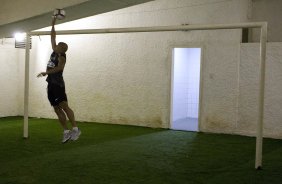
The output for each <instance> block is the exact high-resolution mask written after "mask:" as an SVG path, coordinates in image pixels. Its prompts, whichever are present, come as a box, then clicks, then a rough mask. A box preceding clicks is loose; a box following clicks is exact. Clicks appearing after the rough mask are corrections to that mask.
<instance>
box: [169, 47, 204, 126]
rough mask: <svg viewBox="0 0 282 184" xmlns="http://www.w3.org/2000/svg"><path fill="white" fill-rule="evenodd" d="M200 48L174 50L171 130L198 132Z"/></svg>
mask: <svg viewBox="0 0 282 184" xmlns="http://www.w3.org/2000/svg"><path fill="white" fill-rule="evenodd" d="M200 68H201V48H174V50H173V74H172V78H173V80H172V112H171V115H172V118H171V129H174V130H186V131H198V130H199V125H198V120H199V101H200V100H199V97H200V95H199V94H200Z"/></svg>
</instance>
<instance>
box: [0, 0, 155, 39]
mask: <svg viewBox="0 0 282 184" xmlns="http://www.w3.org/2000/svg"><path fill="white" fill-rule="evenodd" d="M149 1H152V0H48V1H46V0H20V1H19V0H1V6H0V38H3V37H12V36H13V34H14V33H15V32H27V31H32V30H36V29H40V28H44V27H47V26H50V22H51V16H52V12H53V10H54V9H55V8H64V9H65V10H66V12H67V18H66V19H64V20H62V21H60V22H61V23H64V22H68V21H72V20H76V19H80V18H84V17H89V16H93V15H97V14H101V13H106V12H110V11H113V10H117V9H122V8H126V7H129V6H134V5H137V4H141V3H146V2H149Z"/></svg>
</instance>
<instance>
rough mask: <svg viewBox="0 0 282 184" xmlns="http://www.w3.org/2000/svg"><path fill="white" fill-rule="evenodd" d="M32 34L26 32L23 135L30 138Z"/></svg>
mask: <svg viewBox="0 0 282 184" xmlns="http://www.w3.org/2000/svg"><path fill="white" fill-rule="evenodd" d="M29 47H30V35H29V34H26V42H25V81H24V130H23V137H24V138H28V105H29V103H28V99H29V55H30V50H29V49H30V48H29Z"/></svg>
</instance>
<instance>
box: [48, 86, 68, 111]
mask: <svg viewBox="0 0 282 184" xmlns="http://www.w3.org/2000/svg"><path fill="white" fill-rule="evenodd" d="M47 94H48V99H49V102H50V104H51V105H52V106H57V105H59V103H61V102H63V101H66V102H67V101H68V99H67V95H66V92H65V87H64V86H63V87H62V86H59V85H56V84H48V87H47Z"/></svg>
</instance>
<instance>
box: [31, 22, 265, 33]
mask: <svg viewBox="0 0 282 184" xmlns="http://www.w3.org/2000/svg"><path fill="white" fill-rule="evenodd" d="M262 25H263V22H250V23H238V24H214V25H183V26H182V25H180V26H157V27H133V28H109V29H85V30H65V31H56V34H57V35H68V34H105V33H133V32H162V31H187V30H214V29H240V28H260V27H262ZM30 35H33V36H39V35H50V31H35V32H31V33H30Z"/></svg>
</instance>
